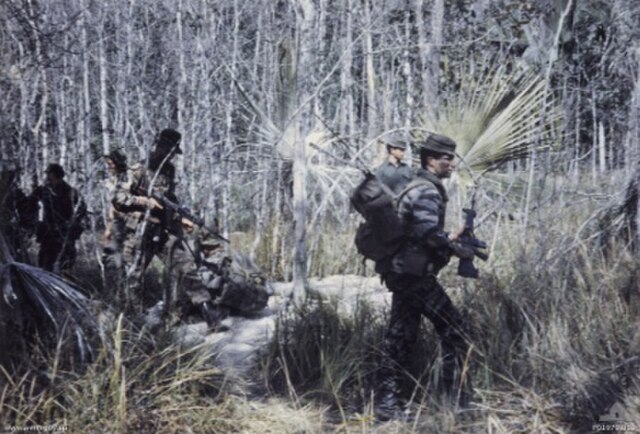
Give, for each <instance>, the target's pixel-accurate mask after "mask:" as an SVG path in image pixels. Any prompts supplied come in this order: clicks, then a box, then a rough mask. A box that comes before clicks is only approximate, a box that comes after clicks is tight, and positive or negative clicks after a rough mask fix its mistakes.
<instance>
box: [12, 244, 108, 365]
mask: <svg viewBox="0 0 640 434" xmlns="http://www.w3.org/2000/svg"><path fill="white" fill-rule="evenodd" d="M0 238H2V234H0ZM0 243H4V239H1V240H0ZM0 283H1V285H2V295H3V299H4V302H5V303H4V304H1V305H0V308H2V310H3V311H2V312H0V315H2V316H3V317H5V318H7V317H11V316H18V315H20V313H19V312H28V313H29V315H30V316H29V318H23V319H22V321H27V322H28V323H29V325H30V326H33V327H34V328H35V330H36V331H37V333H38V334H39V335H40V336H41V337H46V338H47V339H50V340H51V341H52V342H49V343H50V344H55V343H57V342H58V341H59V340H65V339H67V338H73V340H74V341H75V346H76V347H77V350H78V353H79V356H80V359H81V361H82V363H85V362H87V361H88V360H91V359H92V357H93V345H94V343H95V342H93V341H92V340H93V338H95V337H96V336H99V324H98V321H97V318H96V316H95V314H94V313H93V312H92V310H91V304H92V302H91V300H89V299H88V298H87V297H86V296H85V295H83V294H82V292H81V290H80V288H78V287H77V286H75V285H74V284H72V283H70V282H68V281H66V280H64V279H63V278H62V277H60V276H58V275H56V274H53V273H51V272H48V271H45V270H42V269H41V268H37V267H33V266H31V265H28V264H23V263H20V262H15V261H11V260H10V261H8V262H7V263H4V264H0ZM19 322H20V320H18V321H17V323H19Z"/></svg>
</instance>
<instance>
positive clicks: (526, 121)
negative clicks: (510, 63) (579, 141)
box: [421, 67, 562, 182]
mask: <svg viewBox="0 0 640 434" xmlns="http://www.w3.org/2000/svg"><path fill="white" fill-rule="evenodd" d="M561 116H562V114H561V110H560V108H559V106H557V105H556V104H555V103H554V102H553V101H552V100H551V98H550V97H549V96H548V92H546V91H545V82H544V80H543V79H542V78H541V77H539V76H538V75H536V74H533V73H530V72H525V71H522V72H518V73H508V72H506V70H505V68H501V67H499V68H498V69H497V70H494V71H491V72H489V73H487V74H486V75H485V76H484V77H480V78H476V77H468V78H467V77H465V79H463V80H462V86H461V89H460V90H459V92H458V97H457V98H452V99H451V100H449V101H444V102H443V106H442V107H440V108H437V111H434V110H428V111H427V112H426V113H425V114H424V116H423V117H422V120H421V123H422V127H423V128H424V129H425V130H429V131H435V132H438V133H440V134H445V135H447V136H449V137H451V138H453V139H454V140H455V141H456V142H457V143H458V150H457V151H458V153H459V154H460V155H461V156H462V158H463V159H464V163H465V164H464V166H463V167H460V172H461V173H460V179H461V181H462V182H465V180H469V176H467V175H468V174H465V172H468V171H474V172H475V171H478V172H483V171H487V170H492V169H495V168H496V167H498V166H499V165H501V164H502V163H504V162H506V161H511V160H515V159H520V158H523V157H525V156H526V155H528V154H529V153H530V152H531V150H532V148H533V147H534V146H538V147H539V148H545V147H549V141H550V138H551V137H556V136H555V135H552V134H550V133H551V132H552V130H553V128H554V126H555V125H557V123H558V121H559V120H560V118H561ZM540 138H541V139H542V140H540Z"/></svg>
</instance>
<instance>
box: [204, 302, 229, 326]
mask: <svg viewBox="0 0 640 434" xmlns="http://www.w3.org/2000/svg"><path fill="white" fill-rule="evenodd" d="M200 311H201V312H202V317H203V318H204V320H205V321H206V322H207V325H208V326H209V327H210V328H211V329H213V330H215V331H225V330H228V328H227V327H222V326H220V322H221V321H222V320H223V319H225V318H226V317H227V316H228V315H229V313H228V312H227V310H226V309H224V308H222V307H220V306H215V305H212V304H211V303H210V302H208V301H205V302H204V303H202V304H201V305H200Z"/></svg>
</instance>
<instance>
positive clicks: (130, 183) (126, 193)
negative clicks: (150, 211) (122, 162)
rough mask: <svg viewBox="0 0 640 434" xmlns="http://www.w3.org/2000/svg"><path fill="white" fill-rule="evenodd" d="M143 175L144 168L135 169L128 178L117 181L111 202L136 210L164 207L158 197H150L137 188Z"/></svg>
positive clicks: (123, 207) (122, 207)
mask: <svg viewBox="0 0 640 434" xmlns="http://www.w3.org/2000/svg"><path fill="white" fill-rule="evenodd" d="M142 176H143V171H142V170H140V169H133V170H132V171H131V173H130V174H129V176H127V179H126V180H121V181H118V182H117V183H116V186H115V188H114V189H113V193H112V196H111V203H112V204H113V205H114V206H115V207H116V209H118V210H127V209H133V210H136V211H142V210H144V208H146V207H150V208H157V209H162V205H160V204H159V203H158V201H157V200H156V199H154V198H149V197H147V196H146V195H145V194H144V193H143V192H141V191H138V190H136V189H137V187H138V186H139V185H140V183H141V182H140V180H141V177H142Z"/></svg>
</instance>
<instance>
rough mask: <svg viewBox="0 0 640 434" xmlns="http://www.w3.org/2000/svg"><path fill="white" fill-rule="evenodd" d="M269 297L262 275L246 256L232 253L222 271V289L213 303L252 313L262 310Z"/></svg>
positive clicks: (264, 278)
mask: <svg viewBox="0 0 640 434" xmlns="http://www.w3.org/2000/svg"><path fill="white" fill-rule="evenodd" d="M271 295H273V290H272V288H271V286H270V285H269V282H268V281H267V278H266V276H265V275H264V273H263V272H262V271H261V270H260V269H259V268H258V267H257V266H256V265H255V264H254V263H253V262H252V261H251V260H250V259H249V258H248V257H247V256H244V255H241V254H239V253H234V254H233V260H231V261H228V262H226V264H225V266H224V267H223V269H222V288H221V292H220V295H219V296H218V297H216V299H215V300H214V303H216V304H220V305H224V306H228V307H231V308H233V309H236V310H238V311H239V312H243V313H253V312H258V311H260V310H262V309H264V308H265V307H266V306H267V303H268V301H269V297H270V296H271Z"/></svg>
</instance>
